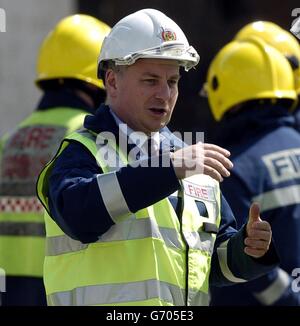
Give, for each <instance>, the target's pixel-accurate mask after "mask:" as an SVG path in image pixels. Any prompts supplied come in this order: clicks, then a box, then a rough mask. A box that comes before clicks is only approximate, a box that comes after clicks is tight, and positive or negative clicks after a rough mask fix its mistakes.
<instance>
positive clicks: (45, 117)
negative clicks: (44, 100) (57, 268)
mask: <svg viewBox="0 0 300 326" xmlns="http://www.w3.org/2000/svg"><path fill="white" fill-rule="evenodd" d="M85 115H86V111H83V110H80V109H73V108H65V107H57V108H53V109H49V110H45V111H35V112H34V113H33V114H32V115H30V116H29V117H28V118H27V119H25V120H24V121H23V122H22V123H21V124H20V125H19V126H18V127H17V129H16V130H15V131H14V132H12V133H10V134H7V135H5V136H4V137H3V139H2V140H1V146H0V268H2V269H4V270H5V273H6V275H8V276H20V277H21V276H30V277H40V278H42V276H43V262H44V257H45V225H44V212H43V211H44V209H43V207H42V205H41V204H40V202H39V200H38V199H37V197H36V180H37V177H38V174H39V173H40V171H41V170H42V168H43V167H44V165H45V164H46V163H47V162H48V161H49V160H50V159H51V158H52V157H53V155H54V154H55V152H56V150H57V148H58V147H59V144H60V142H61V140H62V139H63V138H64V137H65V136H66V135H67V134H69V133H71V132H73V131H74V130H76V129H79V128H81V127H82V123H83V119H84V116H85Z"/></svg>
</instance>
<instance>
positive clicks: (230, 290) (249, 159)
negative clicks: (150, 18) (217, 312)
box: [206, 36, 300, 306]
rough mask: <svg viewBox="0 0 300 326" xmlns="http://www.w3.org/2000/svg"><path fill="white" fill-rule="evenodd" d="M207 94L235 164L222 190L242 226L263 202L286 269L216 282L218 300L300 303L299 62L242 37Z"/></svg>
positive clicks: (221, 56)
mask: <svg viewBox="0 0 300 326" xmlns="http://www.w3.org/2000/svg"><path fill="white" fill-rule="evenodd" d="M206 91H207V94H208V100H209V104H210V107H211V111H212V114H213V116H214V118H215V119H216V121H218V125H217V128H216V133H217V134H218V136H219V137H217V139H218V145H221V146H224V147H225V148H227V149H229V150H230V152H231V154H232V159H233V164H234V167H233V169H232V172H231V176H230V178H228V179H226V180H224V182H223V183H222V184H221V189H222V191H223V193H224V195H225V197H226V199H227V200H228V202H229V204H230V206H231V207H232V209H233V212H234V214H235V216H236V218H237V222H238V225H239V226H241V225H242V224H243V223H244V222H245V218H243V217H245V216H246V215H245V213H246V212H247V211H248V209H249V207H250V205H251V203H252V202H254V201H257V202H259V203H260V206H261V211H262V215H261V216H262V219H263V220H266V221H268V222H269V223H270V224H271V226H272V232H273V238H274V243H275V246H276V250H277V252H278V254H279V257H280V268H277V269H274V270H273V271H271V272H269V273H268V274H266V275H265V276H263V277H261V278H258V279H257V280H253V281H251V282H247V283H245V284H243V285H241V284H239V285H234V286H232V287H223V288H217V287H212V288H211V304H212V305H296V306H298V305H300V294H299V292H295V291H293V285H292V284H293V277H292V273H293V270H294V269H295V268H297V267H299V266H300V241H299V239H300V220H299V214H300V200H299V198H300V197H299V188H300V180H299V163H296V162H299V155H300V134H299V133H298V132H297V131H296V130H295V129H294V118H293V116H292V115H291V114H290V111H291V109H292V108H293V106H294V104H295V101H296V100H297V94H296V92H295V88H294V76H293V71H292V69H291V66H290V64H289V62H288V60H286V58H285V57H284V56H283V55H282V53H281V52H279V51H278V50H277V49H275V48H274V47H271V46H270V45H268V44H267V43H265V42H264V41H263V40H262V39H261V38H258V37H255V36H252V37H251V38H250V37H248V38H247V39H245V40H241V41H237V40H235V41H233V42H230V43H229V44H227V45H226V46H224V47H223V48H222V49H221V50H220V51H219V52H218V53H217V55H216V56H215V58H214V59H213V61H212V63H211V64H210V66H209V69H208V76H207V82H206Z"/></svg>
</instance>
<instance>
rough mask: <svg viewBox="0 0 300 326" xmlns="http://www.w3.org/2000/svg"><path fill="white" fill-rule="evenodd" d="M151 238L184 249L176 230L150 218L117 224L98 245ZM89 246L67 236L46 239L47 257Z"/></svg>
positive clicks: (103, 236) (105, 234)
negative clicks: (159, 225) (159, 224)
mask: <svg viewBox="0 0 300 326" xmlns="http://www.w3.org/2000/svg"><path fill="white" fill-rule="evenodd" d="M150 237H153V238H156V239H162V240H164V242H165V244H166V246H168V247H170V248H175V249H182V245H181V242H180V241H179V239H178V234H177V232H176V230H174V229H172V228H165V227H161V228H158V226H157V224H156V223H155V222H153V221H152V220H151V219H150V218H143V219H137V220H132V219H129V220H126V221H124V222H121V223H119V224H115V225H113V226H112V227H111V228H110V229H109V230H108V231H107V232H106V233H104V234H103V235H102V236H101V237H100V238H99V240H98V241H97V243H101V242H112V241H122V240H134V239H143V238H150ZM88 245H89V244H83V243H81V242H80V241H76V240H73V239H71V238H69V237H68V236H66V235H61V236H54V237H48V238H47V239H46V255H47V256H56V255H61V254H65V253H71V252H76V251H80V250H84V249H86V248H87V247H88Z"/></svg>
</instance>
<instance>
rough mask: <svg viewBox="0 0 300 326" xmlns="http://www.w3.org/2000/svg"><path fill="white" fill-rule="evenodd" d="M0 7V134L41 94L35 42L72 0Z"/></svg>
mask: <svg viewBox="0 0 300 326" xmlns="http://www.w3.org/2000/svg"><path fill="white" fill-rule="evenodd" d="M0 7H1V8H2V9H4V10H5V16H6V32H0V136H1V135H3V134H4V133H5V132H7V131H9V130H11V129H12V128H13V127H14V126H15V125H16V124H17V123H18V122H19V121H21V120H22V119H23V118H25V117H26V116H27V115H28V114H29V113H30V112H32V110H33V109H34V107H35V105H36V103H37V101H38V100H39V97H40V94H41V93H40V91H39V90H38V89H37V88H36V87H35V85H34V79H35V62H36V56H37V51H38V48H39V45H40V43H41V41H42V40H43V38H44V37H45V36H46V35H47V33H48V32H49V31H50V30H51V29H52V27H53V26H54V25H55V24H56V23H57V22H58V21H59V20H60V19H61V18H63V17H64V16H67V15H69V14H73V13H74V10H75V1H74V0H22V1H20V0H19V1H17V0H2V1H1V2H0ZM1 12H2V11H1ZM0 20H1V17H0ZM0 23H1V21H0ZM0 30H1V29H0Z"/></svg>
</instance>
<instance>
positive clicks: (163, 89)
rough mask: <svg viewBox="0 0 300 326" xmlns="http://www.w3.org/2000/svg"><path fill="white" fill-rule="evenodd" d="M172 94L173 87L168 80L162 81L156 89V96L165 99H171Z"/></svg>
mask: <svg viewBox="0 0 300 326" xmlns="http://www.w3.org/2000/svg"><path fill="white" fill-rule="evenodd" d="M170 96H171V89H170V86H169V85H168V83H167V82H164V83H161V84H160V85H159V87H158V89H157V91H156V98H159V99H162V100H164V101H167V100H169V98H170Z"/></svg>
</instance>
